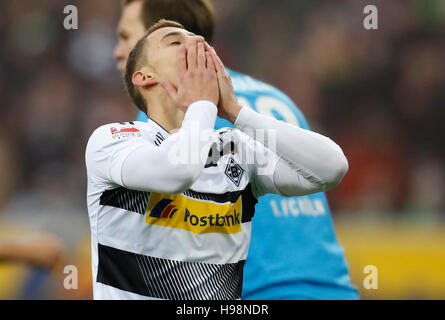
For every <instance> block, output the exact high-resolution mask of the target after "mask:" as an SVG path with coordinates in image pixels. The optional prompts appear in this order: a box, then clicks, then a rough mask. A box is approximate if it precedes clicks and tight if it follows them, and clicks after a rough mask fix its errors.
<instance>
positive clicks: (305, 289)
mask: <svg viewBox="0 0 445 320" xmlns="http://www.w3.org/2000/svg"><path fill="white" fill-rule="evenodd" d="M228 71H229V74H230V76H231V77H232V81H233V86H234V89H235V93H236V96H237V98H238V100H239V102H240V104H241V105H243V106H247V107H250V108H253V109H254V110H256V111H257V112H259V113H262V114H265V115H269V116H273V117H275V118H277V119H279V120H283V121H286V122H288V123H291V124H294V125H298V126H300V127H301V128H304V129H309V125H308V123H307V121H306V119H305V118H304V116H303V114H302V113H301V111H300V110H299V109H298V108H297V107H296V106H295V104H294V103H293V102H292V101H291V100H290V99H289V98H288V97H287V96H286V95H285V94H284V93H282V92H281V91H279V90H277V89H276V88H274V87H272V86H270V85H268V84H265V83H262V82H260V81H258V80H256V79H253V78H251V77H249V76H246V75H243V74H240V73H237V72H234V71H232V70H228ZM137 120H138V121H147V116H146V115H145V114H144V113H142V112H140V114H139V116H138V119H137ZM223 127H233V126H232V124H231V123H230V122H228V121H227V120H223V119H220V118H218V119H217V121H216V125H215V129H220V128H223ZM242 297H243V299H255V300H273V299H279V300H299V299H329V300H330V299H342V300H344V299H358V293H357V290H356V288H355V287H354V286H352V285H351V280H350V277H349V271H348V265H347V262H346V259H345V255H344V250H343V248H342V247H341V246H340V245H339V243H338V241H337V238H336V235H335V232H334V225H333V222H332V218H331V213H330V209H329V205H328V203H327V200H326V196H325V194H324V193H316V194H312V195H309V196H303V197H290V198H286V197H281V196H278V195H273V194H268V195H265V196H263V197H261V198H260V199H259V202H258V204H257V205H256V207H255V218H254V219H253V223H252V241H251V244H250V249H249V254H248V256H247V261H246V264H245V267H244V283H243V296H242Z"/></svg>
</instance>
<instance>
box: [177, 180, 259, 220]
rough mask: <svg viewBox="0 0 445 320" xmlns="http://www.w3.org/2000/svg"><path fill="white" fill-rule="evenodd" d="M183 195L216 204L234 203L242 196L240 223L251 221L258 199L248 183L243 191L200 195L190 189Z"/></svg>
mask: <svg viewBox="0 0 445 320" xmlns="http://www.w3.org/2000/svg"><path fill="white" fill-rule="evenodd" d="M183 194H184V195H185V196H187V197H190V198H193V199H197V200H203V201H213V202H216V203H235V202H236V201H237V200H238V198H239V197H240V196H242V210H243V211H242V213H243V215H242V220H241V222H242V223H245V222H249V221H252V218H253V216H254V213H255V205H256V204H257V203H258V199H257V198H255V196H254V195H253V192H252V185H251V184H250V183H249V184H248V185H247V186H246V188H245V189H244V190H240V191H229V192H226V193H222V194H215V193H201V192H196V191H193V190H190V189H189V190H186V191H185V192H184V193H183Z"/></svg>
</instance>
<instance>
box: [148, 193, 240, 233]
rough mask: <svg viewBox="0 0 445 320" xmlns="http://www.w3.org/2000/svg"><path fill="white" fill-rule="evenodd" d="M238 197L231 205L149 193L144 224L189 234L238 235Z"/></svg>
mask: <svg viewBox="0 0 445 320" xmlns="http://www.w3.org/2000/svg"><path fill="white" fill-rule="evenodd" d="M241 215H242V195H240V196H239V197H238V199H237V200H236V202H235V203H215V202H212V201H205V200H197V199H192V198H188V197H186V196H184V195H182V194H181V195H165V194H158V193H152V195H151V198H150V203H149V205H148V209H147V218H146V223H148V224H154V225H158V226H164V227H170V228H177V229H182V230H187V231H190V232H193V233H226V234H232V233H238V232H241V231H242V227H241V217H242V216H241Z"/></svg>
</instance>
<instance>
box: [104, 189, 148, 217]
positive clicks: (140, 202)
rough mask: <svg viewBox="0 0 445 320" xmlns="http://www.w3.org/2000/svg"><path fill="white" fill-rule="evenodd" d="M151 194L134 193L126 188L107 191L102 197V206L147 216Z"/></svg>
mask: <svg viewBox="0 0 445 320" xmlns="http://www.w3.org/2000/svg"><path fill="white" fill-rule="evenodd" d="M149 198H150V192H142V191H134V190H129V189H126V188H124V187H120V188H117V189H112V190H106V191H104V193H102V195H101V196H100V204H101V205H103V206H110V207H115V208H119V209H125V210H127V211H131V212H136V213H139V214H142V215H143V214H145V212H146V211H147V206H148V200H149Z"/></svg>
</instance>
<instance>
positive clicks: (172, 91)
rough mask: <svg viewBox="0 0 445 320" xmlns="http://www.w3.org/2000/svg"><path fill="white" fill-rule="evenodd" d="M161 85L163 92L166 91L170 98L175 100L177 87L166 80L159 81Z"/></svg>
mask: <svg viewBox="0 0 445 320" xmlns="http://www.w3.org/2000/svg"><path fill="white" fill-rule="evenodd" d="M161 86H162V88H164V90H165V92H167V94H168V95H169V96H170V98H172V99H173V100H176V96H177V94H178V89H176V87H175V86H174V85H173V84H171V83H170V82H168V81H163V82H161Z"/></svg>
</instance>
